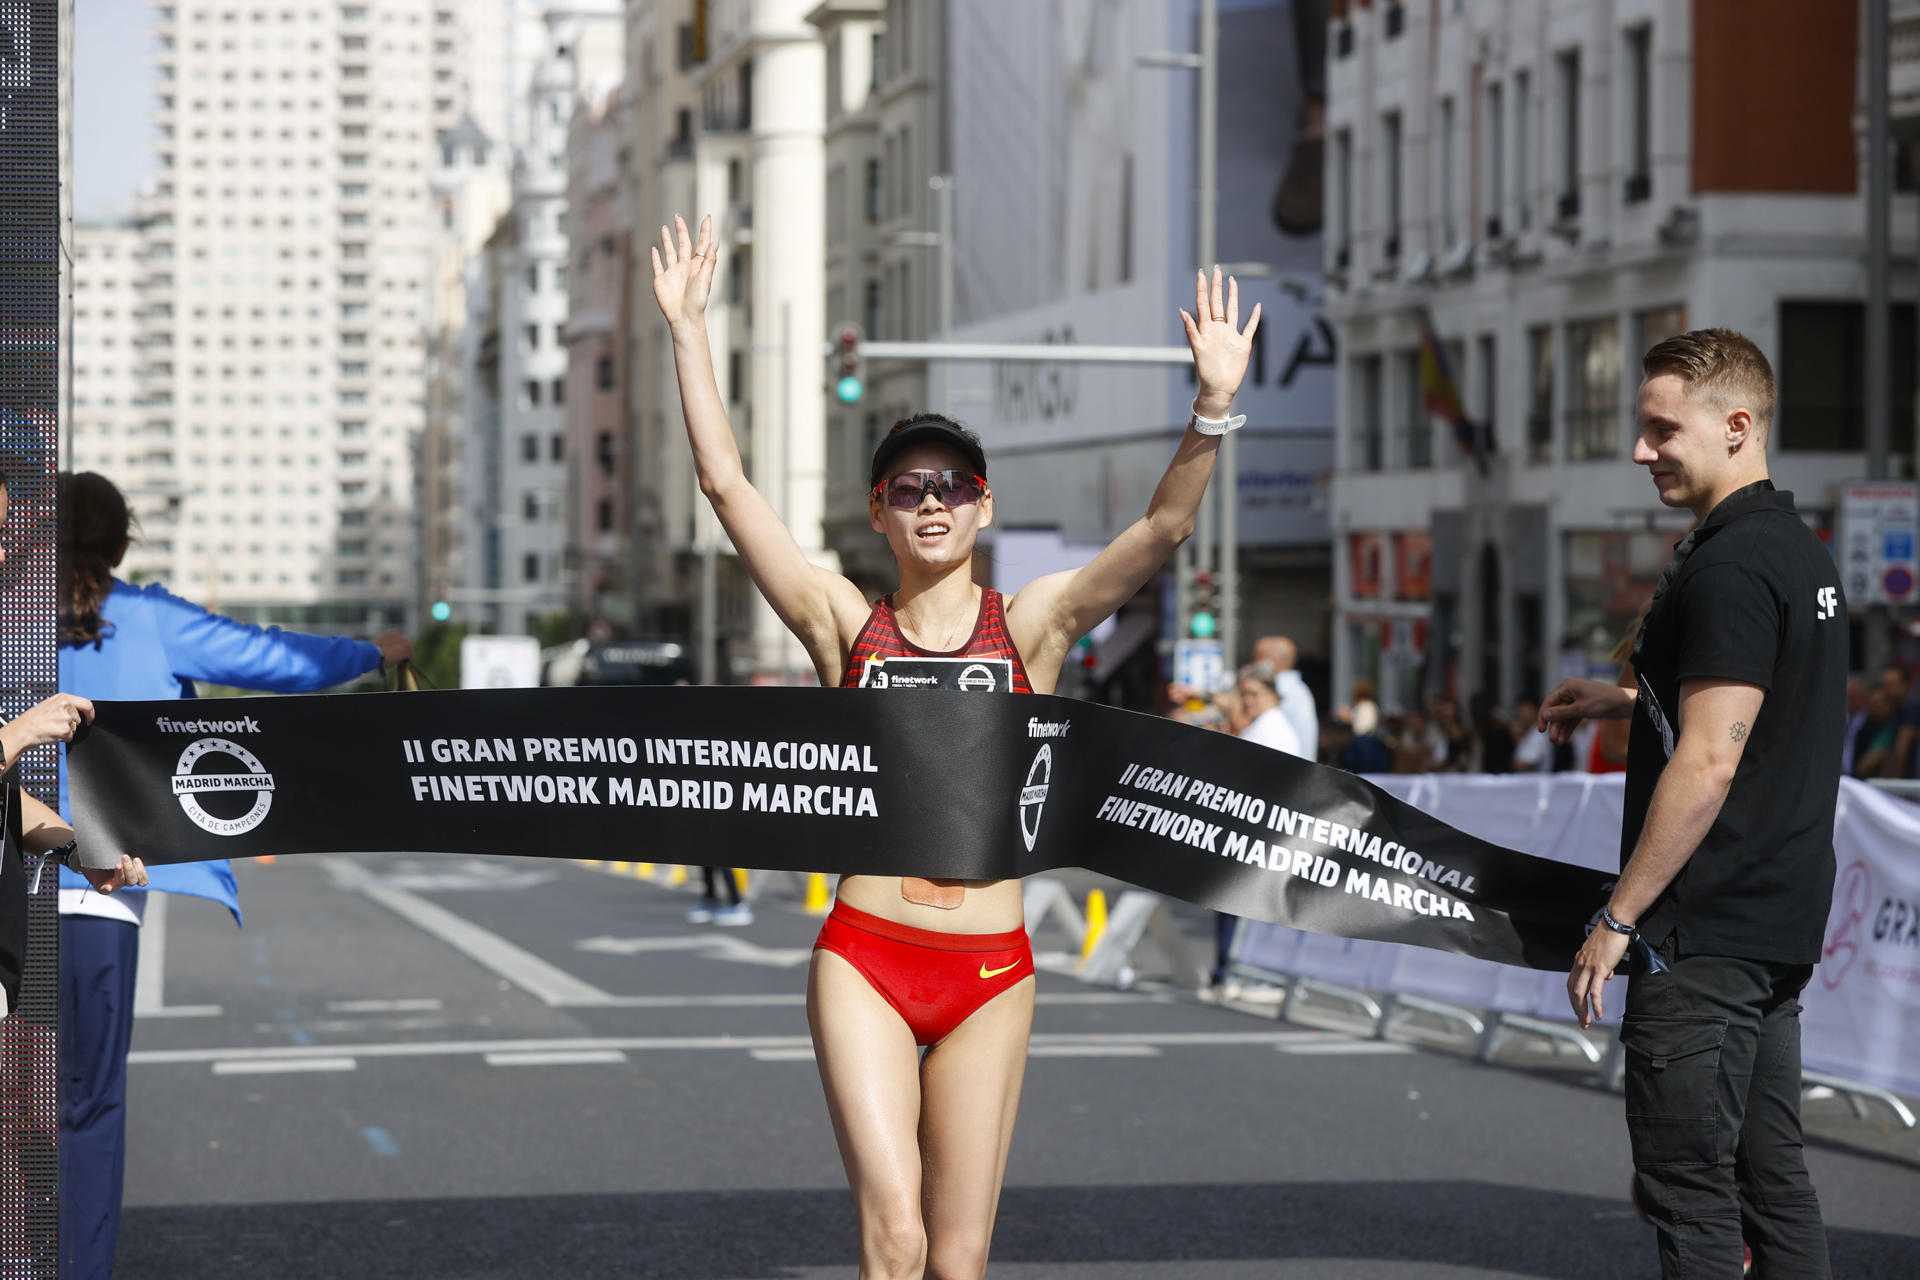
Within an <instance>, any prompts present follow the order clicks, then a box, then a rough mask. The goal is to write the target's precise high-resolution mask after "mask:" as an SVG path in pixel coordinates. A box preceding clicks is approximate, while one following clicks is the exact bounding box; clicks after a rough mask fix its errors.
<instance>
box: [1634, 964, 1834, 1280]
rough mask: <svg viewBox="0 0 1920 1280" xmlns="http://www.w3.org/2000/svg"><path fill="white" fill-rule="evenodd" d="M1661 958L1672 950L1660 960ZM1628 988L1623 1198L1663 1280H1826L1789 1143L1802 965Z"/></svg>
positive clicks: (1648, 977)
mask: <svg viewBox="0 0 1920 1280" xmlns="http://www.w3.org/2000/svg"><path fill="white" fill-rule="evenodd" d="M1668 949H1671V944H1669V948H1668ZM1671 960H1672V968H1671V970H1670V971H1669V972H1667V973H1656V974H1641V975H1637V976H1636V977H1634V979H1633V981H1632V982H1631V983H1630V984H1629V985H1628V988H1627V1009H1626V1014H1625V1016H1624V1018H1623V1019H1622V1020H1621V1024H1620V1042H1621V1044H1622V1045H1624V1046H1625V1048H1626V1053H1627V1133H1628V1135H1629V1136H1630V1137H1631V1138H1632V1140H1633V1167H1634V1190H1635V1191H1636V1192H1637V1193H1638V1195H1639V1200H1640V1208H1641V1209H1642V1211H1644V1212H1645V1213H1646V1215H1647V1217H1648V1218H1649V1219H1651V1220H1652V1222H1653V1224H1654V1226H1655V1228H1656V1229H1657V1230H1658V1232H1659V1240H1660V1274H1661V1275H1662V1276H1663V1277H1665V1278H1666V1280H1702V1278H1706V1280H1719V1278H1720V1277H1725V1278H1726V1280H1738V1278H1739V1276H1740V1273H1741V1272H1740V1266H1741V1259H1740V1242H1741V1240H1742V1238H1744V1239H1745V1240H1746V1242H1747V1244H1748V1245H1750V1246H1751V1247H1752V1249H1753V1264H1754V1265H1753V1272H1754V1275H1755V1276H1756V1277H1762V1278H1763V1280H1826V1278H1827V1277H1828V1276H1829V1275H1830V1274H1831V1272H1830V1271H1829V1270H1828V1266H1827V1236H1826V1228H1825V1227H1824V1225H1823V1224H1822V1223H1821V1220H1820V1201H1819V1199H1818V1198H1817V1197H1816V1196H1815V1195H1814V1191H1813V1183H1812V1181H1811V1179H1809V1178H1808V1177H1807V1166H1806V1161H1805V1159H1804V1157H1803V1153H1802V1143H1801V1131H1800V999H1799V997H1800V991H1801V988H1803V987H1805V986H1806V984H1807V979H1808V978H1809V977H1811V976H1812V974H1813V970H1812V967H1811V966H1808V965H1783V964H1771V963H1766V962H1762V961H1757V960H1739V959H1734V958H1732V957H1728V956H1688V955H1681V956H1678V957H1677V958H1671Z"/></svg>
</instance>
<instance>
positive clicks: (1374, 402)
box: [1353, 356, 1386, 471]
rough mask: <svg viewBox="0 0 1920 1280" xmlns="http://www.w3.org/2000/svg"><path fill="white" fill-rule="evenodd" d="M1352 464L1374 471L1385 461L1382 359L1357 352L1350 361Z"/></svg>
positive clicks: (1383, 371)
mask: <svg viewBox="0 0 1920 1280" xmlns="http://www.w3.org/2000/svg"><path fill="white" fill-rule="evenodd" d="M1353 375H1354V376H1353V381H1354V387H1353V390H1354V404H1355V405H1356V406H1357V407H1358V408H1359V410H1360V412H1359V413H1358V414H1356V415H1354V436H1353V465H1354V466H1355V467H1356V468H1357V469H1359V470H1361V471H1378V470H1380V468H1381V467H1382V466H1383V465H1384V464H1385V462H1386V424H1385V422H1384V421H1383V420H1382V419H1383V416H1384V410H1385V408H1386V394H1385V388H1383V387H1382V386H1381V383H1382V382H1383V381H1384V380H1385V376H1386V371H1385V368H1384V362H1383V361H1382V360H1381V358H1380V357H1379V356H1361V357H1360V358H1359V359H1358V360H1356V361H1354V365H1353Z"/></svg>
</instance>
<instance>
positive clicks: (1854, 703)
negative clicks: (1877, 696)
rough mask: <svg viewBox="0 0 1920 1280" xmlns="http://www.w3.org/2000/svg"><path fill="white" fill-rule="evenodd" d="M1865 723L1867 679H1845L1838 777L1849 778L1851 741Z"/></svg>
mask: <svg viewBox="0 0 1920 1280" xmlns="http://www.w3.org/2000/svg"><path fill="white" fill-rule="evenodd" d="M1866 722H1867V678H1866V677H1865V676H1860V675H1852V676H1848V677H1847V733H1846V738H1845V739H1844V740H1843V741H1842V742H1841V744H1840V776H1841V777H1843V778H1851V777H1853V776H1854V772H1853V758H1854V751H1853V739H1854V735H1856V734H1858V733H1859V732H1860V726H1861V725H1864V724H1865V723H1866Z"/></svg>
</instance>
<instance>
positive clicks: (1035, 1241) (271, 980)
mask: <svg viewBox="0 0 1920 1280" xmlns="http://www.w3.org/2000/svg"><path fill="white" fill-rule="evenodd" d="M238 873H239V876H240V883H241V897H242V901H243V903H244V904H245V907H246V910H247V919H248V923H247V927H246V928H245V929H244V930H236V929H235V928H234V927H233V925H232V923H231V920H230V919H229V918H228V917H227V916H226V914H225V912H224V911H222V910H221V909H219V908H216V907H214V906H212V905H211V904H208V903H204V902H200V901H197V900H191V899H177V898H176V899H172V900H170V901H169V902H168V903H167V905H166V907H165V909H164V910H163V911H161V912H159V913H156V918H153V919H152V920H151V923H150V927H149V930H148V933H147V935H146V937H145V940H144V943H143V953H142V975H141V976H142V979H143V991H142V1000H143V1006H144V1010H145V1011H144V1014H143V1016H142V1017H141V1018H140V1019H139V1021H138V1023H137V1024H136V1031H135V1037H134V1054H133V1064H132V1067H131V1084H130V1102H129V1108H130V1124H129V1147H130V1150H129V1158H128V1172H127V1194H126V1199H127V1206H128V1208H127V1216H126V1220H125V1224H124V1227H123V1230H122V1234H121V1252H120V1267H119V1269H118V1271H117V1273H116V1274H118V1275H120V1276H122V1277H126V1278H127V1280H140V1278H143V1277H168V1278H169V1280H177V1278H179V1277H215V1276H218V1277H223V1278H238V1277H251V1276H262V1277H266V1276H271V1277H275V1278H276V1280H293V1278H297V1277H354V1278H356V1280H374V1278H377V1277H402V1276H404V1277H462V1278H468V1277H472V1278H481V1277H485V1278H489V1280H494V1278H498V1280H508V1278H519V1277H539V1278H541V1280H547V1278H549V1277H559V1276H565V1277H569V1278H572V1277H600V1276H637V1277H674V1278H684V1280H723V1278H734V1277H739V1278H746V1277H816V1276H850V1275H851V1274H852V1273H853V1269H854V1263H855V1247H854V1234H853V1226H852V1214H851V1209H850V1205H849V1202H848V1199H847V1196H846V1192H845V1187H844V1183H843V1180H842V1175H841V1172H840V1165H839V1160H838V1158H837V1155H836V1152H835V1149H834V1144H833V1137H832V1133H831V1131H830V1129H829V1127H828V1124H827V1119H826V1115H825V1111H824V1108H823V1106H822V1105H821V1101H820V1090H819V1085H818V1082H817V1079H816V1076H815V1073H814V1068H813V1064H812V1060H811V1050H810V1048H809V1045H808V1039H807V1028H806V1021H805V1011H804V1009H803V1007H802V991H803V987H804V981H805V964H806V959H807V956H808V947H809V946H810V944H811V941H812V936H813V933H814V931H815V929H816V928H817V924H816V922H815V921H814V920H813V919H811V918H809V917H807V916H805V915H804V914H803V913H802V912H801V911H800V909H799V886H798V884H797V883H795V882H793V881H791V880H789V879H788V878H787V877H779V876H776V877H769V878H768V880H767V883H766V886H765V889H764V892H763V896H762V899H761V902H760V904H759V917H758V919H757V920H756V922H755V923H754V924H753V925H751V926H749V927H747V928H743V929H731V930H722V929H714V928H711V927H695V926H690V925H688V924H686V923H685V922H684V920H683V919H682V915H683V913H684V911H685V909H686V907H687V906H688V905H689V904H690V903H691V902H692V896H691V894H689V893H688V892H687V891H686V890H684V889H682V890H678V891H676V890H672V889H669V888H667V887H666V886H665V885H661V884H654V883H650V882H647V881H642V880H639V879H635V878H633V877H632V876H631V875H625V874H614V873H613V872H611V871H610V870H609V869H607V868H605V867H598V866H589V865H581V864H576V863H568V862H561V861H541V860H532V859H528V860H523V861H517V862H507V861H490V860H483V859H478V858H458V857H415V856H399V855H395V856H390V857H383V858H368V859H359V860H349V859H334V858H326V857H307V858H283V859H281V860H279V861H278V862H277V863H276V864H274V865H271V866H261V865H255V864H246V865H242V866H240V867H239V868H238ZM1076 887H1078V886H1077V885H1076ZM1188 923H1189V925H1190V926H1191V927H1192V928H1193V929H1194V930H1195V932H1196V934H1199V933H1200V931H1201V930H1204V929H1206V928H1208V922H1207V921H1206V920H1204V919H1203V918H1200V917H1199V916H1198V915H1194V916H1191V917H1189V919H1188ZM1035 941H1036V947H1037V949H1038V950H1039V951H1040V952H1041V953H1043V956H1044V953H1046V952H1049V951H1052V952H1059V951H1061V950H1062V949H1063V948H1064V947H1065V946H1066V942H1065V940H1064V938H1062V937H1061V936H1059V935H1057V934H1050V933H1047V932H1044V931H1043V932H1042V933H1041V934H1040V935H1039V936H1037V937H1036V939H1035ZM1323 1021H1324V1022H1325V1023H1326V1025H1325V1026H1321V1025H1317V1024H1313V1025H1310V1024H1306V1023H1301V1022H1276V1021H1274V1020H1273V1018H1272V1017H1271V1009H1268V1010H1267V1011H1266V1012H1265V1014H1264V1015H1263V1014H1262V1013H1261V1012H1259V1011H1255V1010H1236V1009H1222V1008H1218V1007H1214V1006H1210V1005H1206V1004H1202V1003H1199V1002H1198V1001H1196V1000H1195V999H1194V998H1193V996H1192V993H1191V992H1186V991H1173V990H1171V989H1166V988H1157V987H1156V986H1155V984H1153V983H1152V982H1146V983H1143V984H1142V985H1141V987H1140V988H1139V989H1136V990H1135V991H1132V992H1126V993H1121V992H1115V991H1111V990H1106V989H1101V988H1094V987H1089V986H1087V985H1085V984H1082V983H1081V982H1079V981H1078V980H1076V979H1075V978H1073V977H1071V976H1070V975H1065V974H1061V973H1054V972H1045V973H1043V974H1042V975H1041V979H1040V1006H1039V1012H1038V1017H1037V1021H1036V1025H1035V1034H1034V1039H1033V1052H1032V1061H1031V1065H1030V1066H1029V1069H1028V1073H1027V1085H1026V1093H1025V1100H1024V1104H1023V1107H1022V1113H1021V1123H1020V1128H1019V1131H1018V1133H1017V1135H1016V1137H1015V1140H1014V1146H1013V1152H1012V1158H1011V1161H1010V1163H1009V1167H1008V1171H1007V1183H1006V1190H1005V1194H1004V1196H1003V1198H1002V1203H1001V1213H1000V1221H999V1227H998V1231H997V1235H996V1238H995V1249H994V1256H995V1265H994V1268H993V1273H994V1274H995V1275H998V1276H1012V1277H1041V1276H1047V1277H1054V1276H1059V1277H1102V1278H1103V1280H1104V1278H1109V1277H1110V1278H1115V1280H1117V1278H1120V1277H1128V1278H1132V1277H1149V1276H1194V1277H1201V1278H1203V1280H1226V1278H1227V1277H1275V1276H1280V1277H1389V1278H1397V1277H1416V1276H1420V1277H1425V1276H1445V1277H1468V1276H1475V1277H1490V1276H1553V1277H1596V1278H1597V1277H1607V1278H1608V1280H1613V1278H1616V1277H1622V1276H1646V1275H1651V1274H1653V1272H1654V1267H1653V1257H1652V1247H1651V1236H1650V1232H1649V1229H1648V1228H1646V1227H1644V1226H1642V1225H1641V1224H1640V1223H1639V1222H1638V1221H1637V1220H1636V1219H1635V1217H1634V1215H1633V1212H1632V1210H1631V1208H1630V1207H1629V1205H1628V1203H1627V1200H1626V1189H1627V1182H1628V1158H1627V1139H1626V1133H1625V1129H1624V1126H1623V1124H1622V1121H1621V1103H1620V1099H1619V1097H1618V1095H1616V1094H1611V1093H1607V1092H1604V1091H1602V1090H1600V1089H1597V1088H1595V1087H1593V1086H1592V1085H1591V1084H1589V1083H1588V1082H1587V1076H1586V1074H1585V1073H1584V1072H1581V1073H1575V1072H1574V1071H1573V1070H1572V1069H1571V1068H1569V1067H1563V1066H1555V1065H1554V1064H1553V1060H1552V1059H1549V1058H1546V1057H1544V1056H1542V1057H1539V1058H1538V1059H1527V1058H1525V1057H1524V1056H1519V1057H1516V1058H1515V1059H1514V1062H1515V1064H1516V1065H1498V1066H1483V1065H1480V1064H1477V1063H1476V1062H1474V1061H1473V1060H1472V1058H1471V1056H1470V1054H1469V1053H1468V1052H1467V1048H1468V1047H1467V1046H1465V1045H1464V1044H1461V1043H1458V1042H1457V1041H1456V1040H1454V1039H1450V1038H1448V1037H1446V1036H1444V1035H1441V1034H1439V1033H1437V1032H1434V1033H1430V1034H1428V1035H1427V1036H1426V1038H1425V1039H1426V1040H1430V1041H1431V1043H1430V1044H1428V1043H1426V1042H1425V1040H1423V1043H1422V1045H1421V1046H1419V1047H1416V1046H1414V1045H1412V1044H1403V1043H1398V1042H1394V1043H1383V1042H1376V1041H1371V1040H1366V1039H1361V1038H1356V1037H1353V1036H1349V1035H1346V1034H1343V1033H1341V1032H1340V1031H1338V1030H1335V1029H1332V1028H1333V1027H1335V1026H1337V1025H1339V1024H1337V1023H1336V1022H1335V1021H1334V1020H1333V1017H1332V1015H1327V1016H1326V1017H1324V1018H1323ZM1560 1061H1561V1062H1562V1063H1570V1062H1572V1061H1573V1059H1572V1058H1571V1057H1569V1058H1565V1059H1561V1060H1560ZM1808 1117H1809V1127H1810V1130H1811V1133H1812V1138H1811V1141H1810V1151H1809V1159H1810V1162H1811V1164H1812V1166H1813V1170H1814V1176H1815V1180H1816V1182H1817V1184H1818V1185H1819V1188H1820V1190H1821V1193H1822V1197H1823V1200H1824V1203H1825V1207H1826V1211H1827V1215H1828V1222H1829V1224H1830V1227H1831V1228H1832V1240H1833V1256H1834V1262H1835V1274H1836V1275H1839V1276H1847V1277H1860V1276H1882V1277H1889V1278H1892V1277H1910V1276H1913V1275H1916V1274H1920V1219H1916V1216H1915V1214H1914V1209H1913V1207H1914V1205H1915V1204H1920V1134H1916V1133H1914V1132H1911V1131H1903V1130H1898V1129H1895V1128H1894V1127H1893V1126H1892V1125H1891V1123H1890V1120H1889V1118H1888V1116H1887V1115H1886V1113H1885V1112H1884V1111H1879V1112H1876V1113H1875V1114H1873V1115H1872V1116H1870V1117H1869V1118H1867V1119H1865V1120H1860V1119H1856V1118H1855V1117H1853V1116H1852V1115H1851V1114H1850V1113H1849V1112H1848V1111H1847V1110H1846V1108H1845V1106H1844V1104H1843V1103H1841V1102H1840V1101H1838V1100H1823V1101H1817V1102H1811V1103H1810V1104H1809V1107H1808Z"/></svg>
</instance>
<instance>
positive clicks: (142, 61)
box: [73, 0, 154, 222]
mask: <svg viewBox="0 0 1920 1280" xmlns="http://www.w3.org/2000/svg"><path fill="white" fill-rule="evenodd" d="M73 42H74V52H73V99H74V101H73V208H74V217H75V218H76V219H77V220H79V221H81V222H104V221H114V220H118V219H123V218H128V217H131V216H132V215H133V197H134V193H135V192H136V191H138V190H139V187H140V184H141V182H142V181H144V180H145V179H146V177H147V176H148V173H149V171H150V170H151V168H152V165H153V128H154V126H153V80H154V76H153V61H152V52H153V3H152V0H74V27H73Z"/></svg>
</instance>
